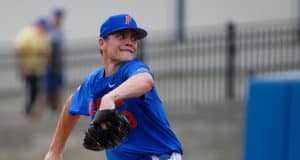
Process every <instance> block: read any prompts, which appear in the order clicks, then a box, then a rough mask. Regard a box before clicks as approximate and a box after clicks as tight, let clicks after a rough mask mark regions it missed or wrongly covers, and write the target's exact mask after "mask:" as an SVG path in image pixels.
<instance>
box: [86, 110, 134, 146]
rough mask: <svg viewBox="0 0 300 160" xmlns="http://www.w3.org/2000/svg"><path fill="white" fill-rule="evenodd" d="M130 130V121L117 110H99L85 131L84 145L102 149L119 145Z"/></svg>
mask: <svg viewBox="0 0 300 160" xmlns="http://www.w3.org/2000/svg"><path fill="white" fill-rule="evenodd" d="M129 131H130V123H129V122H128V120H127V119H126V117H125V116H123V115H122V114H121V113H120V112H118V111H117V110H98V111H97V112H96V114H95V118H94V120H93V121H92V122H91V123H90V124H89V126H88V128H87V130H86V131H85V137H84V140H83V146H84V147H85V148H86V149H88V150H93V151H101V150H104V149H112V148H115V147H116V146H118V145H119V144H120V143H121V141H122V140H123V139H124V137H125V136H126V135H127V134H128V132H129Z"/></svg>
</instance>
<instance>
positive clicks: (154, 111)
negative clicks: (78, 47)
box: [69, 59, 182, 160]
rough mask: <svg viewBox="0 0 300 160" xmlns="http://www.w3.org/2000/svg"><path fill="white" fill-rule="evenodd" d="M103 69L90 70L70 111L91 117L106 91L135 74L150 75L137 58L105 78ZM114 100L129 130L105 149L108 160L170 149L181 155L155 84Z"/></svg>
mask: <svg viewBox="0 0 300 160" xmlns="http://www.w3.org/2000/svg"><path fill="white" fill-rule="evenodd" d="M104 72H105V71H104V68H100V69H98V70H97V71H95V72H93V73H91V74H90V75H89V76H88V77H87V78H86V79H85V80H84V82H83V83H82V84H81V86H80V87H78V89H77V91H75V92H74V94H73V96H72V100H71V104H70V108H69V113H70V114H73V115H77V114H80V115H86V116H90V117H91V118H93V116H94V114H95V112H96V111H97V110H98V109H99V105H100V104H101V97H103V96H104V95H105V94H106V93H108V92H110V91H111V90H113V89H115V88H116V87H118V86H119V85H120V84H121V83H123V82H124V81H126V80H127V79H128V78H130V77H131V76H133V75H136V74H138V73H143V72H148V73H150V74H151V75H152V73H151V72H150V69H149V67H148V66H147V65H145V64H144V63H143V62H141V61H140V60H138V59H134V60H131V61H127V62H125V63H123V64H122V65H121V66H120V68H119V70H118V71H117V72H116V73H115V74H113V75H110V76H107V77H105V76H104V75H105V73H104ZM115 103H116V109H117V110H119V111H120V112H121V113H122V114H123V115H125V116H126V117H127V119H128V120H129V121H130V123H131V128H132V130H131V131H130V132H129V134H128V136H127V137H126V138H125V139H124V140H123V141H122V143H121V145H120V146H118V147H117V148H115V149H112V150H106V154H107V157H108V159H109V160H128V159H130V160H137V159H139V160H140V159H143V157H146V156H149V155H162V154H166V153H172V152H177V153H181V154H182V148H181V144H180V142H179V140H178V139H177V138H176V136H175V134H174V132H173V131H172V129H171V127H170V124H169V122H168V120H167V116H166V112H165V110H164V106H163V105H162V102H161V100H160V98H159V96H158V94H157V91H156V88H155V86H154V87H152V89H151V90H150V91H148V92H147V93H145V94H144V95H142V96H140V97H136V98H129V99H123V100H118V101H116V102H115ZM112 157H114V158H112Z"/></svg>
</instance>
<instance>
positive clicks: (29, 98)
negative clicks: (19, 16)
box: [16, 17, 51, 118]
mask: <svg viewBox="0 0 300 160" xmlns="http://www.w3.org/2000/svg"><path fill="white" fill-rule="evenodd" d="M47 29H48V21H47V19H46V18H44V17H40V18H38V19H37V20H36V22H35V23H34V24H33V25H32V26H29V27H26V28H25V29H23V30H22V31H21V32H20V33H19V35H18V36H17V40H16V62H17V70H18V73H19V75H20V77H21V79H22V80H23V81H24V82H25V86H26V103H25V116H26V117H27V118H29V117H32V116H33V115H34V114H33V106H34V105H35V102H36V99H37V96H38V94H39V90H40V80H41V77H42V74H43V73H44V70H45V66H46V64H47V63H48V60H49V54H50V51H51V47H50V42H49V39H48V37H47Z"/></svg>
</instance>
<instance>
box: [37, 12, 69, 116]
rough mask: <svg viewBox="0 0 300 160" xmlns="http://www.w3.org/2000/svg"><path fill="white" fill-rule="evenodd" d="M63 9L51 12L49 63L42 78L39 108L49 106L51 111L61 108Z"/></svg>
mask: <svg viewBox="0 0 300 160" xmlns="http://www.w3.org/2000/svg"><path fill="white" fill-rule="evenodd" d="M64 15H65V12H64V9H63V8H55V9H54V10H53V12H52V15H51V19H50V27H49V32H48V33H49V37H50V43H51V48H52V50H51V54H50V63H49V64H48V66H47V69H46V72H45V74H44V76H43V92H42V95H41V107H46V106H47V105H50V108H51V109H52V110H53V111H57V110H59V109H60V107H61V105H62V104H61V103H62V99H63V97H62V96H63V94H62V88H63V86H64V70H63V68H64V64H63V57H64V45H63V44H64V36H63V31H62V28H61V26H62V23H63V20H64Z"/></svg>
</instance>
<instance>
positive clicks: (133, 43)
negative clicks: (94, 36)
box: [99, 29, 138, 62]
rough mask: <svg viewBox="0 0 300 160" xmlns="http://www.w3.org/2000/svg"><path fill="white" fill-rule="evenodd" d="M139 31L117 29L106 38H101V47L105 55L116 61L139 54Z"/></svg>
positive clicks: (132, 57) (129, 58)
mask: <svg viewBox="0 0 300 160" xmlns="http://www.w3.org/2000/svg"><path fill="white" fill-rule="evenodd" d="M137 42H138V39H137V33H136V32H135V31H134V30H130V29H126V30H120V31H116V32H114V33H112V34H110V35H109V36H108V37H106V38H105V39H102V38H100V39H99V47H100V49H101V50H102V53H103V55H104V57H107V58H110V59H112V60H114V61H120V62H124V61H128V60H132V59H134V58H135V57H136V56H137Z"/></svg>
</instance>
